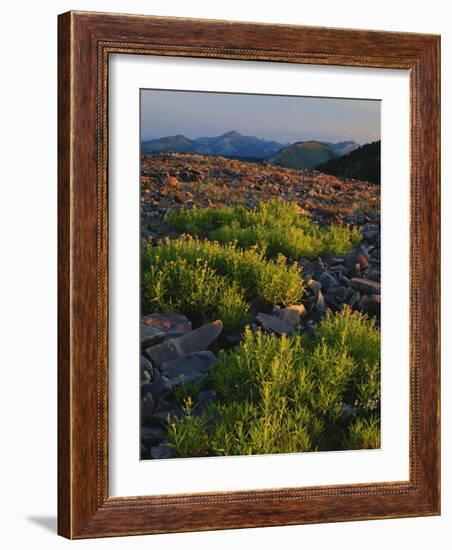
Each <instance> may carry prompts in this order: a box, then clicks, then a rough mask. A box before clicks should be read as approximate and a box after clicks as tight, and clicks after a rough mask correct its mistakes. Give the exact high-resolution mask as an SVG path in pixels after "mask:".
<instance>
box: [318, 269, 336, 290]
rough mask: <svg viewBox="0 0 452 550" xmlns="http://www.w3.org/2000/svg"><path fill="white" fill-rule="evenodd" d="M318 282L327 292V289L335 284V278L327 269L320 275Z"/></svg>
mask: <svg viewBox="0 0 452 550" xmlns="http://www.w3.org/2000/svg"><path fill="white" fill-rule="evenodd" d="M320 283H321V284H322V290H323V291H324V292H328V290H329V289H330V288H331V287H332V286H334V285H337V280H336V278H335V277H333V276H332V275H330V274H329V273H328V272H327V271H324V272H323V273H322V274H321V275H320Z"/></svg>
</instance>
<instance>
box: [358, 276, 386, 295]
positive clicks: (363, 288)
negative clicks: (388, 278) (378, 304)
mask: <svg viewBox="0 0 452 550" xmlns="http://www.w3.org/2000/svg"><path fill="white" fill-rule="evenodd" d="M351 284H352V286H353V288H355V289H356V290H359V291H360V292H363V293H364V294H366V293H370V292H373V293H375V294H380V289H381V284H380V283H378V282H377V281H371V280H370V279H360V278H359V277H353V278H352V279H351Z"/></svg>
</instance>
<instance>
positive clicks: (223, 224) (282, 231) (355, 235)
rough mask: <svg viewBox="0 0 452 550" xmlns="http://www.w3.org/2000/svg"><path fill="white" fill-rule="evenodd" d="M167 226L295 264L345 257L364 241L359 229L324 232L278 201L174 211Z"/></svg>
mask: <svg viewBox="0 0 452 550" xmlns="http://www.w3.org/2000/svg"><path fill="white" fill-rule="evenodd" d="M167 223H168V224H169V225H170V226H171V227H174V228H175V229H177V230H178V231H179V232H181V233H188V234H191V235H195V236H207V237H209V238H210V239H213V240H216V241H218V242H220V243H236V244H237V245H238V246H239V247H241V248H245V249H248V248H252V247H254V246H255V247H257V248H258V249H259V250H260V251H261V252H262V253H263V254H265V255H266V256H267V257H276V256H278V254H283V255H284V256H287V257H290V258H292V259H295V260H298V259H300V258H315V257H317V256H322V255H325V254H346V253H347V252H350V251H351V250H352V249H353V248H354V247H355V246H356V245H357V244H358V243H359V242H360V241H361V233H360V230H359V229H357V228H350V227H348V226H344V225H339V224H332V225H331V226H329V227H327V228H321V227H319V226H318V225H317V224H316V223H315V222H314V221H313V220H312V219H311V218H310V217H308V216H306V215H302V214H300V213H299V208H298V206H297V205H296V204H295V203H292V202H285V201H279V200H271V201H269V202H263V203H260V204H259V205H258V206H257V207H256V208H245V207H244V206H237V205H234V206H228V207H225V208H193V209H178V210H172V211H170V212H169V214H168V216H167Z"/></svg>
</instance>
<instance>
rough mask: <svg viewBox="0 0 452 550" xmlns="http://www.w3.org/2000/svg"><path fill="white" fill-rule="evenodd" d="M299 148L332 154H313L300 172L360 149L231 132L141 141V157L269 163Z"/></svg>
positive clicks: (345, 144) (351, 143) (348, 142)
mask: <svg viewBox="0 0 452 550" xmlns="http://www.w3.org/2000/svg"><path fill="white" fill-rule="evenodd" d="M300 144H308V145H305V146H304V147H305V148H306V147H308V148H309V147H310V145H309V144H319V145H318V146H317V147H318V148H320V149H325V148H326V149H330V150H331V151H333V153H334V154H331V155H320V156H319V155H316V154H315V153H314V154H313V156H314V157H315V158H314V161H310V160H307V161H305V162H304V163H302V165H301V166H299V167H300V168H311V167H314V166H315V165H316V164H319V163H320V162H325V161H327V160H330V159H331V158H334V156H335V155H336V156H341V155H342V154H346V153H347V152H349V151H350V150H353V149H356V148H357V147H359V144H358V143H356V142H355V141H353V140H345V141H340V142H337V143H330V142H321V141H316V140H308V141H299V142H295V143H292V144H290V143H286V144H283V143H280V142H278V141H274V140H267V139H263V138H258V137H255V136H245V135H242V134H240V133H239V132H237V131H236V130H231V131H229V132H226V133H224V134H221V135H219V136H211V137H209V136H205V137H199V138H195V139H191V138H188V137H186V136H184V135H182V134H176V135H173V136H166V137H162V138H156V139H149V140H142V142H141V151H142V153H164V152H178V153H197V154H201V155H216V156H225V157H230V158H242V159H256V160H268V161H269V162H270V163H272V159H273V157H274V156H275V155H277V154H278V152H280V151H283V150H284V149H287V148H288V147H292V146H294V145H297V146H299V145H300ZM314 148H315V147H314ZM311 154H312V152H311ZM308 156H309V155H308Z"/></svg>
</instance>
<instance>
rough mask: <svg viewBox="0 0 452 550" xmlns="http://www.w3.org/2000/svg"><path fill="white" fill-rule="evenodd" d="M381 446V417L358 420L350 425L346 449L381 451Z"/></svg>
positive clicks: (346, 438) (373, 416)
mask: <svg viewBox="0 0 452 550" xmlns="http://www.w3.org/2000/svg"><path fill="white" fill-rule="evenodd" d="M380 445H381V435H380V417H379V416H376V415H372V416H370V417H369V418H358V419H357V420H356V422H354V423H353V424H350V427H349V429H348V431H347V434H346V437H345V448H346V449H379V448H380Z"/></svg>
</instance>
